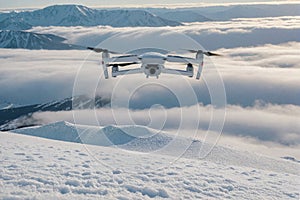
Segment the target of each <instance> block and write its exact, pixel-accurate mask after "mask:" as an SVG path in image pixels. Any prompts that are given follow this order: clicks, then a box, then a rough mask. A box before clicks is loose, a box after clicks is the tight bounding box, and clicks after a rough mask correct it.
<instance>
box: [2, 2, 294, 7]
mask: <svg viewBox="0 0 300 200" xmlns="http://www.w3.org/2000/svg"><path fill="white" fill-rule="evenodd" d="M254 2H268V3H270V2H273V3H274V2H286V3H290V2H296V1H294V0H285V1H282V0H281V1H272V0H255V1H248V0H213V1H209V0H203V1H199V0H164V1H161V0H144V1H139V0H128V1H123V0H101V1H96V0H76V1H69V0H60V1H58V0H54V1H52V0H39V1H33V0H15V1H7V0H0V8H1V9H9V8H37V7H46V6H49V5H53V4H82V5H85V6H91V7H124V6H128V5H130V6H144V5H145V6H147V5H148V6H149V5H151V6H158V5H174V4H175V5H176V4H177V5H185V4H199V5H201V4H207V3H209V4H223V3H226V4H227V3H254Z"/></svg>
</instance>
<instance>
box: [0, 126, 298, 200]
mask: <svg viewBox="0 0 300 200" xmlns="http://www.w3.org/2000/svg"><path fill="white" fill-rule="evenodd" d="M121 128H126V132H127V134H125V133H124V132H122V131H120V129H121ZM136 129H138V130H141V131H146V132H147V133H146V135H147V136H149V135H148V133H151V132H152V131H153V130H150V129H147V128H145V127H128V126H127V127H112V126H108V127H102V128H100V130H99V127H87V126H82V125H77V126H75V125H73V124H70V123H67V122H57V123H54V124H49V125H45V126H42V127H34V128H27V129H20V130H18V131H17V132H18V133H19V134H14V133H10V132H7V133H5V132H0V135H1V140H0V145H1V147H2V148H1V156H2V160H3V161H5V162H0V172H1V173H0V185H1V188H2V192H1V193H0V198H3V199H26V198H31V197H33V196H35V197H38V198H40V199H44V198H56V199H66V198H68V199H70V198H72V199H99V198H100V199H152V198H158V199H162V198H168V199H228V198H231V199H298V198H299V190H298V189H299V182H298V180H299V173H298V170H299V164H297V163H295V162H291V161H286V160H284V159H275V158H269V157H264V156H262V155H256V154H251V153H249V152H238V151H236V150H233V149H228V148H224V147H221V146H217V147H215V148H214V150H213V151H212V152H211V153H210V154H209V156H208V157H206V158H204V159H199V158H198V153H199V149H193V148H192V149H190V148H189V149H187V150H186V154H188V155H190V156H188V157H187V156H184V157H181V156H180V154H178V152H177V151H178V149H181V148H182V146H181V145H183V144H182V142H186V141H190V142H193V141H191V140H189V139H188V138H186V139H184V138H178V140H179V142H178V143H177V145H174V146H173V148H169V149H168V148H167V149H166V151H164V152H154V151H151V152H150V153H142V152H139V150H141V149H143V148H148V149H151V147H152V149H153V150H156V149H157V146H155V145H157V144H159V143H158V141H155V142H152V141H151V138H153V135H152V136H151V135H150V136H149V137H147V138H145V137H144V138H142V137H139V138H141V139H140V140H138V141H137V142H134V143H132V142H133V141H134V140H135V139H133V138H134V137H133V136H134V135H135V136H136V134H139V133H140V131H136ZM77 130H79V133H83V132H82V131H84V130H86V134H85V135H83V136H82V137H81V135H80V137H77V140H78V138H85V139H89V140H87V141H92V139H93V138H94V141H96V142H97V141H98V142H101V141H102V144H103V141H105V140H106V141H108V140H111V139H114V137H113V136H114V135H115V136H117V137H115V138H117V139H118V142H120V144H117V145H113V146H105V145H103V146H102V145H100V146H96V145H88V144H78V143H73V142H74V139H76V138H75V137H76V136H78V132H77ZM21 133H22V134H21ZM23 134H26V135H23ZM105 134H106V135H105ZM128 134H130V136H129V135H128ZM28 135H35V136H40V137H33V136H28ZM156 135H157V139H159V141H161V142H164V141H167V144H168V143H169V139H170V138H171V139H172V138H173V137H172V136H170V135H166V134H160V133H157V134H156ZM87 136H91V137H90V138H89V137H87ZM106 136H109V137H110V138H105V137H106ZM41 137H48V138H54V139H58V140H62V141H57V140H49V139H44V138H41ZM159 137H160V138H159ZM102 139H103V140H102ZM64 141H69V142H64ZM70 141H73V142H70ZM75 142H76V141H75ZM121 143H123V144H121ZM124 143H126V144H125V145H127V147H129V146H130V147H132V149H135V151H128V150H126V148H124ZM99 144H100V143H99ZM162 145H165V144H164V143H163V144H162ZM166 146H167V145H166ZM194 146H197V147H199V146H201V142H200V141H199V142H194ZM161 147H162V146H161Z"/></svg>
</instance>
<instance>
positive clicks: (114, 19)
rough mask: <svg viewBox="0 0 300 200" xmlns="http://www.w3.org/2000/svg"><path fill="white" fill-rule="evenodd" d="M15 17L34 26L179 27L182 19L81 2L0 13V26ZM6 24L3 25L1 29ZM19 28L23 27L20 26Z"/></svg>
mask: <svg viewBox="0 0 300 200" xmlns="http://www.w3.org/2000/svg"><path fill="white" fill-rule="evenodd" d="M10 18H13V19H15V20H19V21H21V20H22V21H24V23H27V24H30V25H31V26H97V25H104V26H106V25H107V26H113V27H133V26H150V27H157V26H178V25H181V24H180V23H179V22H175V21H170V20H167V19H163V18H161V17H158V16H156V15H153V14H151V13H149V12H147V11H143V10H95V9H91V8H88V7H85V6H81V5H54V6H49V7H46V8H44V9H39V10H35V11H24V12H19V13H16V12H12V13H11V14H7V13H4V14H2V16H1V15H0V19H2V20H3V21H2V22H0V25H1V24H2V23H3V24H5V23H4V21H5V20H6V21H7V20H8V19H10ZM6 27H7V26H5V25H3V26H0V28H1V29H4V28H6ZM19 28H20V29H21V28H22V26H20V27H19Z"/></svg>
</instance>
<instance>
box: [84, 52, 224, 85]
mask: <svg viewBox="0 0 300 200" xmlns="http://www.w3.org/2000/svg"><path fill="white" fill-rule="evenodd" d="M88 49H90V50H93V51H95V52H97V53H102V67H103V71H104V77H105V78H106V79H108V78H109V76H108V68H109V67H112V70H111V71H112V73H111V74H112V77H117V76H120V75H127V74H140V73H144V74H145V75H146V77H147V78H148V77H156V78H158V77H159V75H160V74H162V73H165V74H175V75H183V76H188V77H193V76H194V67H193V64H196V65H197V67H198V70H197V75H196V79H199V78H200V75H201V72H202V67H203V59H204V55H207V56H219V55H218V54H215V53H211V52H205V51H202V50H188V51H190V52H192V53H196V56H195V58H190V57H183V56H177V55H168V54H162V53H158V52H153V51H149V52H145V53H142V54H139V55H136V54H127V55H121V56H115V57H110V54H116V52H113V51H109V50H107V49H101V48H93V47H88ZM166 62H176V63H182V64H185V65H186V68H185V70H178V69H172V68H166V67H165V64H166ZM134 64H139V65H140V67H138V68H134V69H132V68H131V69H122V70H120V67H125V66H129V65H134Z"/></svg>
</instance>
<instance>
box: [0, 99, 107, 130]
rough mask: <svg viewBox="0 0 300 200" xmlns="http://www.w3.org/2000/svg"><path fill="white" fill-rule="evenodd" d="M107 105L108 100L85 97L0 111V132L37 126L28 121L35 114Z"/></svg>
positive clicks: (34, 122)
mask: <svg viewBox="0 0 300 200" xmlns="http://www.w3.org/2000/svg"><path fill="white" fill-rule="evenodd" d="M109 103H110V101H109V100H108V99H103V98H101V97H95V99H93V98H89V97H87V96H77V97H72V98H66V99H63V100H59V101H53V102H50V103H44V104H36V105H28V106H19V107H10V108H7V109H0V131H1V130H2V131H3V130H11V129H15V128H19V127H24V126H32V125H36V124H38V123H39V122H36V121H33V120H32V119H31V120H29V119H30V117H31V116H32V114H33V113H35V112H41V111H63V110H72V109H73V110H76V109H93V108H100V107H103V106H106V105H108V104H109Z"/></svg>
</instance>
